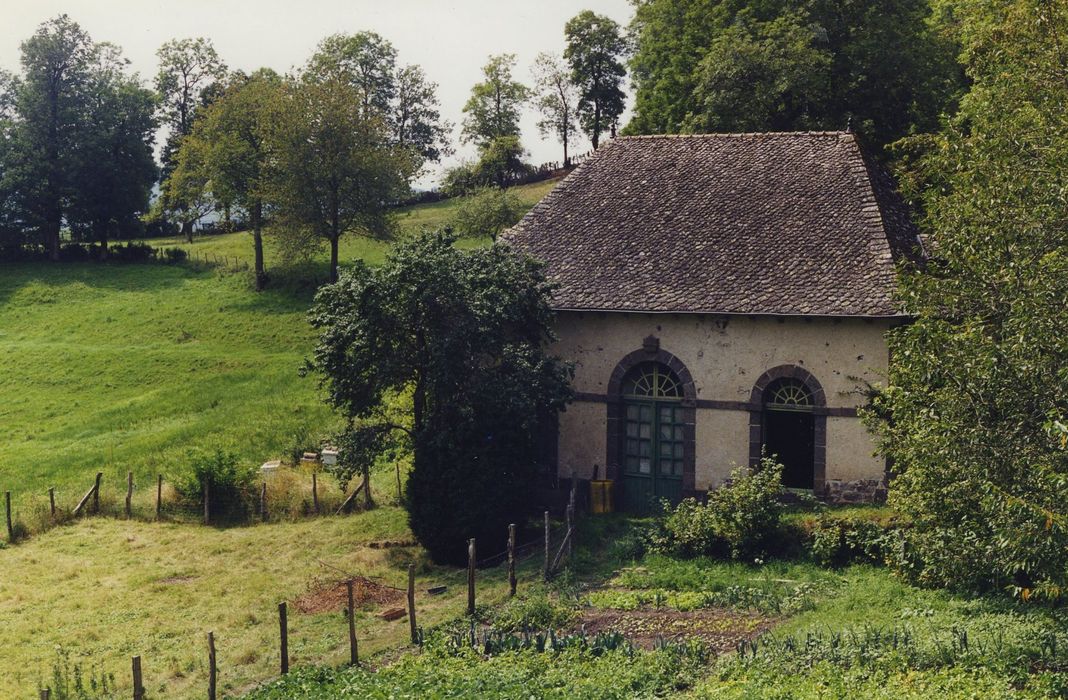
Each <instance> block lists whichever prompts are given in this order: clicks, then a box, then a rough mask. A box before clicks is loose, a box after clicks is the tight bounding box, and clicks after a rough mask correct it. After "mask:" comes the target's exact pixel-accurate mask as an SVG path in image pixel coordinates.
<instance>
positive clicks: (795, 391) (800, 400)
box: [764, 379, 812, 411]
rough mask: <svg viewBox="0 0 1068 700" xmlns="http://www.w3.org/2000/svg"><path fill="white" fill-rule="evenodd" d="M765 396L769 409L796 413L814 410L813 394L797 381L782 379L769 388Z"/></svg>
mask: <svg viewBox="0 0 1068 700" xmlns="http://www.w3.org/2000/svg"><path fill="white" fill-rule="evenodd" d="M764 396H765V398H764V403H765V405H767V406H768V407H769V408H775V409H779V410H794V411H805V410H809V409H811V408H812V393H811V392H810V391H809V390H808V387H807V386H805V385H804V383H803V382H801V381H798V380H797V379H780V380H779V381H777V382H775V383H774V384H772V385H771V386H769V387H768V388H767V391H766V392H765V393H764Z"/></svg>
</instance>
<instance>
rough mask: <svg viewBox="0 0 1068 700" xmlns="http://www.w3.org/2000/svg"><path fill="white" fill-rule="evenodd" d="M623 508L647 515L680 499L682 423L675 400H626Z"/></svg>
mask: <svg viewBox="0 0 1068 700" xmlns="http://www.w3.org/2000/svg"><path fill="white" fill-rule="evenodd" d="M625 407H626V426H625V428H624V445H623V455H624V460H623V507H624V509H625V510H626V511H627V512H629V513H635V514H638V515H647V514H649V513H651V512H652V511H653V509H654V508H655V507H656V504H658V503H659V502H660V501H661V500H662V499H667V500H668V501H670V502H671V503H678V502H679V501H680V500H681V499H682V464H683V456H682V455H683V425H682V408H681V406H679V404H678V402H666V401H638V400H627V401H626V403H625Z"/></svg>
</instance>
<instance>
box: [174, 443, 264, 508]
mask: <svg viewBox="0 0 1068 700" xmlns="http://www.w3.org/2000/svg"><path fill="white" fill-rule="evenodd" d="M255 478H256V470H255V469H254V468H253V467H250V466H247V465H245V466H243V465H241V464H240V463H239V462H238V459H237V456H236V455H233V454H231V453H229V452H223V451H222V450H216V451H215V452H210V453H207V452H195V453H192V454H191V455H190V457H189V467H188V468H187V469H186V470H185V471H182V472H180V473H178V474H177V475H175V476H174V477H173V478H172V482H173V483H174V488H175V490H176V491H177V492H178V494H179V497H180V499H181V501H182V503H183V505H185V506H186V507H189V508H194V509H195V508H197V507H200V508H203V503H204V500H203V499H204V485H205V484H207V486H208V489H209V499H208V500H209V502H208V508H209V515H210V516H211V517H212V518H213V519H215V518H218V519H221V520H230V521H232V520H240V519H243V518H244V517H246V516H247V515H248V510H249V509H248V503H249V500H250V496H251V495H252V490H253V483H254V481H255Z"/></svg>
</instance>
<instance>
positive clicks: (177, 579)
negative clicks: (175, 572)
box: [159, 576, 196, 585]
mask: <svg viewBox="0 0 1068 700" xmlns="http://www.w3.org/2000/svg"><path fill="white" fill-rule="evenodd" d="M195 579H196V576H168V577H167V578H161V579H160V580H159V583H163V584H166V585H173V584H177V583H189V582H190V581H193V580H195Z"/></svg>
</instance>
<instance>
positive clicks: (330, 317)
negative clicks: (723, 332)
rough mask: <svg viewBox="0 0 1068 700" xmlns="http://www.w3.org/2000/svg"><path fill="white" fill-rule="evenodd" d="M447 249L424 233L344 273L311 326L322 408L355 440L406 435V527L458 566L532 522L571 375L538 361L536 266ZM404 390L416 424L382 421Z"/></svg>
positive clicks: (545, 318) (541, 347)
mask: <svg viewBox="0 0 1068 700" xmlns="http://www.w3.org/2000/svg"><path fill="white" fill-rule="evenodd" d="M454 242H455V241H454V239H453V238H452V237H451V236H448V235H445V234H442V233H427V234H423V235H421V236H418V237H416V238H414V239H412V240H410V241H407V242H405V243H403V244H401V245H399V246H397V247H396V248H394V249H393V251H392V252H391V253H390V255H389V257H388V258H387V260H386V263H385V264H384V265H382V266H380V267H375V268H372V267H369V266H367V265H364V264H357V265H356V266H354V267H353V268H350V269H347V270H345V271H344V272H343V273H342V275H341V278H340V280H339V281H338V283H337V284H335V285H331V286H328V287H324V288H323V289H322V290H321V291H320V292H319V294H318V296H317V297H316V302H315V306H314V308H313V311H312V316H311V319H312V324H313V325H314V326H315V327H316V328H317V329H319V331H320V333H321V335H320V338H319V343H318V345H317V346H316V349H315V353H314V358H313V360H312V361H311V362H310V367H311V368H312V369H314V370H317V371H318V372H321V373H322V377H323V380H322V385H323V388H324V389H325V390H326V392H327V396H328V397H329V401H330V403H331V404H333V405H334V406H335V407H336V408H337V409H339V410H340V411H341V412H342V413H344V415H345V416H346V417H347V418H348V419H350V420H351V421H353V422H354V425H356V426H358V428H359V429H361V430H364V431H368V430H371V431H374V430H391V429H394V428H396V429H397V430H399V431H400V432H401V434H404V435H407V436H409V439H410V444H411V447H412V451H413V457H414V459H413V469H412V472H411V475H410V477H409V480H408V487H407V493H406V499H405V502H406V506H407V508H408V519H409V523H410V526H411V528H412V532H413V533H415V535H416V537H418V538H419V540H420V542H422V543H423V544H424V546H426V548H427V549H428V551H429V552H430V555H431V557H433V558H434V560H435V561H440V562H444V561H450V562H460V561H464V560H465V557H466V549H467V548H466V541H467V539H468V538H470V537H475V538H477V539H478V541H479V543H480V545H481V546H485V547H487V549H488V550H489V551H498V550H499V549H501V548H503V545H504V540H505V537H506V533H507V526H508V524H509V523H517V522H518V523H522V522H523V521H524V520H525V519H526V517H527V516H528V515H529V514H530V511H531V507H532V505H533V502H532V497H531V496H532V493H533V490H534V485H535V479H536V477H537V474H538V469H539V467H540V466H542V465H540V464H539V460H538V455H539V454H541V453H542V451H541V450H540V446H539V438H540V436H541V435H543V434H544V433H543V431H544V429H545V428H546V426H547V425H549V424H551V421H553V420H554V418H555V415H556V412H557V411H558V410H560V408H562V407H563V405H564V403H565V401H567V400H568V399H569V397H570V386H569V380H570V371H569V368H568V367H567V366H566V365H564V364H563V363H562V362H560V361H559V360H557V359H556V358H554V357H551V356H549V355H547V353H546V347H547V344H548V342H549V341H550V340H551V339H552V331H551V322H552V312H551V310H550V308H549V293H550V287H549V285H548V284H547V283H546V281H545V278H544V276H543V274H542V271H541V267H540V265H539V264H537V263H535V262H534V261H532V260H530V259H528V258H525V257H523V256H520V255H518V254H516V253H515V252H513V251H511V250H510V249H509V248H507V247H504V246H494V247H492V248H488V249H481V250H473V251H460V250H457V249H456V248H455V247H454V245H453V244H454ZM408 391H410V392H411V396H412V403H411V409H410V410H411V414H410V417H411V420H410V422H406V423H407V424H406V425H404V426H397V425H395V424H394V423H391V422H389V421H387V420H385V419H384V418H383V404H384V401H385V399H386V398H387V397H391V396H396V395H400V394H404V393H406V392H408ZM409 426H410V427H409ZM362 456H363V458H364V459H365V460H370V459H373V458H374V454H373V453H372V454H363V455H362Z"/></svg>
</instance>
